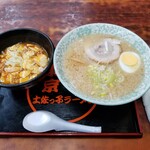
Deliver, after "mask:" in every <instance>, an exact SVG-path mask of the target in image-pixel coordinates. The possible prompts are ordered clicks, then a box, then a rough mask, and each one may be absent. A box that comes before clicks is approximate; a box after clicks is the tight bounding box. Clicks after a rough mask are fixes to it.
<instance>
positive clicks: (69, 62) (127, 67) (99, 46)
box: [63, 34, 144, 99]
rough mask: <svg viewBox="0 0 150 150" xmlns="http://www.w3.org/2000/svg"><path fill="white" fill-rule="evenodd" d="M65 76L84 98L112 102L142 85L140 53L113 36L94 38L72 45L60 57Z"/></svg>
mask: <svg viewBox="0 0 150 150" xmlns="http://www.w3.org/2000/svg"><path fill="white" fill-rule="evenodd" d="M63 57H64V58H63V67H64V73H65V76H67V78H68V79H69V81H70V82H71V84H72V85H73V86H74V87H75V88H76V89H78V90H79V91H80V92H82V93H84V94H85V95H89V96H92V97H96V98H99V97H101V98H107V99H115V98H119V97H120V96H123V95H125V94H128V93H130V92H131V91H133V90H134V89H135V88H136V87H137V86H138V85H139V83H140V82H141V80H142V77H143V74H144V65H143V61H142V59H141V57H140V54H139V52H138V51H137V50H136V49H135V48H134V47H133V46H132V45H130V44H129V43H128V42H126V41H124V40H122V39H120V38H117V37H115V36H109V35H100V34H93V35H88V36H85V37H82V38H79V39H78V40H76V41H74V42H72V43H71V44H70V45H69V46H68V48H67V50H66V51H65V54H64V56H63Z"/></svg>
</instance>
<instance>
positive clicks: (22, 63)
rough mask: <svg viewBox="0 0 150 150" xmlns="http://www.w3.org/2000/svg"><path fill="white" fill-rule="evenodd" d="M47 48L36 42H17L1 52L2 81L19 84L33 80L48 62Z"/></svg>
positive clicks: (0, 68)
mask: <svg viewBox="0 0 150 150" xmlns="http://www.w3.org/2000/svg"><path fill="white" fill-rule="evenodd" d="M48 60H49V59H48V55H47V53H46V51H45V49H44V48H43V47H41V46H39V45H38V44H35V43H17V44H15V45H13V46H10V47H8V48H6V49H5V50H3V51H2V52H1V54H0V82H1V83H4V84H17V83H22V82H26V81H28V80H31V79H32V78H34V77H36V76H37V75H38V74H40V73H41V72H42V71H43V70H44V69H45V67H46V66H47V64H48Z"/></svg>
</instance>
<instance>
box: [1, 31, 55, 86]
mask: <svg viewBox="0 0 150 150" xmlns="http://www.w3.org/2000/svg"><path fill="white" fill-rule="evenodd" d="M16 31H30V32H35V33H38V34H41V35H42V36H43V37H45V38H46V39H47V40H48V41H49V43H50V46H51V47H52V55H51V57H49V63H48V65H47V66H46V68H45V69H44V70H43V71H42V72H41V73H40V74H38V75H37V76H36V77H34V78H33V79H30V80H28V81H26V82H22V83H17V84H3V83H1V82H0V87H5V88H17V87H26V86H28V85H29V84H30V83H31V82H34V81H36V80H38V79H39V78H41V77H42V76H43V75H44V74H45V73H46V72H47V71H48V70H49V68H50V67H51V65H52V62H53V54H54V49H55V48H54V44H53V42H52V40H51V39H50V37H49V36H48V35H47V34H46V33H44V32H42V31H39V30H38V29H34V28H16V29H10V30H8V31H4V32H2V33H1V34H0V37H1V36H3V35H5V34H9V33H12V32H16Z"/></svg>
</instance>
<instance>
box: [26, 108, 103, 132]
mask: <svg viewBox="0 0 150 150" xmlns="http://www.w3.org/2000/svg"><path fill="white" fill-rule="evenodd" d="M23 127H24V128H25V129H26V130H28V131H31V132H46V131H50V130H55V131H77V132H93V133H101V127H92V126H86V125H79V124H76V123H71V122H68V121H65V120H63V119H61V118H59V117H58V116H56V115H54V114H53V113H51V112H49V111H42V110H39V111H35V112H31V113H29V114H27V115H26V116H25V117H24V119H23Z"/></svg>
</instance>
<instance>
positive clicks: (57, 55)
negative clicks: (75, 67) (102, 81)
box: [53, 23, 150, 106]
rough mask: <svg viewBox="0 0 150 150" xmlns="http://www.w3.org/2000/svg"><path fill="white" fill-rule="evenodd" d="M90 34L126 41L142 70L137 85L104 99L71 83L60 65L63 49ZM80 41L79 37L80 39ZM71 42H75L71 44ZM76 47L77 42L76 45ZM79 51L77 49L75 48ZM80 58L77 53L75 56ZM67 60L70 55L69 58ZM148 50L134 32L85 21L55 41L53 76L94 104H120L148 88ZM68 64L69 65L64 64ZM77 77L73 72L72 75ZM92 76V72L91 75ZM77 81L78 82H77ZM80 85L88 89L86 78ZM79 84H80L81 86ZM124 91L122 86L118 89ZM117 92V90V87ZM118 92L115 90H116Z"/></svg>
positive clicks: (149, 54)
mask: <svg viewBox="0 0 150 150" xmlns="http://www.w3.org/2000/svg"><path fill="white" fill-rule="evenodd" d="M92 34H101V35H109V36H115V37H118V38H120V39H122V40H124V41H126V42H127V43H129V44H130V45H131V46H132V47H134V48H135V49H136V50H137V52H138V54H139V55H140V57H141V59H142V62H143V66H144V71H143V75H142V78H141V81H140V82H139V84H137V86H136V87H135V88H134V89H133V90H132V91H130V92H128V93H126V94H124V95H122V96H120V97H116V98H104V97H103V96H101V97H94V96H93V95H92V94H91V95H90V94H87V93H85V92H83V91H82V90H80V89H79V88H77V87H76V86H75V85H76V84H77V83H76V82H75V83H73V82H72V80H70V78H69V77H68V75H67V73H66V67H67V66H64V61H65V56H66V52H67V51H68V47H69V46H70V45H71V44H72V43H73V42H74V41H77V40H79V39H83V38H84V37H86V36H89V35H92ZM81 41H82V40H81ZM74 45H75V44H74ZM76 46H77V44H76ZM79 50H80V49H79ZM79 57H80V56H79ZM70 59H71V58H70ZM149 60H150V49H149V47H148V45H147V44H146V43H145V42H144V41H143V40H142V39H141V38H140V37H139V36H138V35H136V34H135V33H133V32H132V31H130V30H128V29H126V28H124V27H121V26H118V25H114V24H105V23H94V24H87V25H83V26H80V27H77V28H75V29H73V30H72V31H70V32H68V33H67V34H66V35H65V36H64V37H63V38H62V39H61V40H60V41H59V43H58V44H57V46H56V49H55V52H54V59H53V63H54V69H55V72H56V75H57V76H58V78H59V80H60V82H61V83H62V84H63V85H64V87H65V88H66V89H67V90H69V91H70V92H71V93H73V94H74V95H75V96H77V97H79V98H80V99H83V100H86V101H88V102H91V103H94V104H98V105H106V106H114V105H122V104H126V103H129V102H132V101H135V100H137V99H139V98H140V97H141V96H142V95H143V94H144V93H145V92H146V91H147V90H148V89H149V87H150V76H149V74H150V61H149ZM68 66H69V64H68ZM76 76H77V73H76V74H75V76H74V77H76ZM93 77H94V74H93ZM80 81H81V80H79V81H78V82H80ZM82 84H85V90H86V88H87V89H88V86H86V81H84V82H83V81H82ZM81 86H82V85H81ZM122 90H124V89H122ZM120 91H121V90H120ZM118 92H119V90H118Z"/></svg>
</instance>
